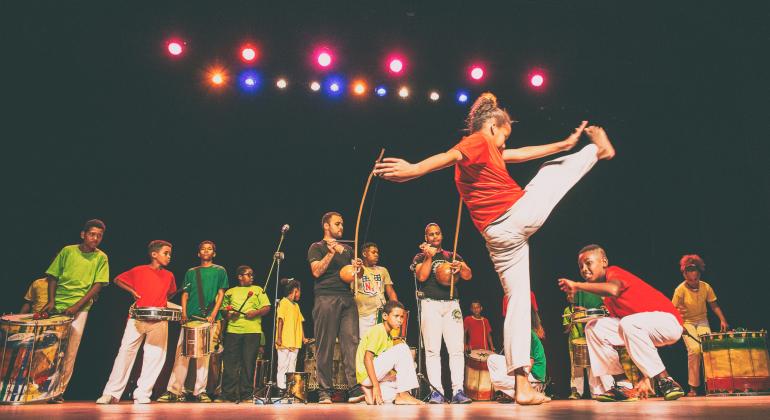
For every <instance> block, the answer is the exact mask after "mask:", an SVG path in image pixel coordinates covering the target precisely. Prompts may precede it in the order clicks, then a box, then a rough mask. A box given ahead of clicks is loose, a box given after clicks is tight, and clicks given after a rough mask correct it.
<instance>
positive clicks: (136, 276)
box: [96, 240, 176, 404]
mask: <svg viewBox="0 0 770 420" xmlns="http://www.w3.org/2000/svg"><path fill="white" fill-rule="evenodd" d="M148 252H149V254H150V264H147V265H138V266H136V267H134V268H132V269H130V270H128V271H126V272H125V273H123V274H120V275H118V276H117V277H116V278H115V284H117V285H118V287H120V288H121V289H123V290H125V291H127V292H129V293H131V295H133V297H134V299H136V302H135V305H136V307H137V308H142V307H166V304H167V299H168V297H169V296H170V295H172V294H173V293H174V292H175V291H176V281H175V280H174V274H173V273H171V272H170V271H168V270H166V269H165V267H166V266H167V265H168V264H169V262H171V244H170V243H168V242H166V241H160V240H155V241H152V242H150V244H149V246H148ZM142 340H145V343H144V358H143V360H142V373H141V374H140V375H139V379H138V380H137V382H136V390H135V391H134V404H149V403H150V395H151V394H152V387H153V386H154V385H155V380H156V379H158V375H160V371H161V370H162V369H163V363H164V362H165V361H166V348H167V346H168V321H139V320H137V319H133V318H129V319H128V322H127V323H126V330H125V332H124V333H123V340H122V341H121V342H120V350H118V356H117V357H116V358H115V364H114V365H113V366H112V373H111V374H110V378H109V379H108V380H107V385H106V386H105V387H104V392H102V396H101V397H100V398H99V399H98V400H96V403H97V404H114V403H117V402H118V401H120V396H121V395H123V391H124V390H125V389H126V384H127V383H128V377H129V375H130V373H131V368H132V367H133V366H134V359H135V358H136V353H137V351H138V350H139V346H140V345H141V344H142Z"/></svg>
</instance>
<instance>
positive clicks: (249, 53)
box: [241, 45, 257, 63]
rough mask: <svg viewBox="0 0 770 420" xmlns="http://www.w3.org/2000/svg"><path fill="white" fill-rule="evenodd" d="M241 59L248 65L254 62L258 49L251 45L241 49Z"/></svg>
mask: <svg viewBox="0 0 770 420" xmlns="http://www.w3.org/2000/svg"><path fill="white" fill-rule="evenodd" d="M241 58H242V59H243V61H246V62H247V63H252V62H254V61H255V60H256V59H257V49H256V48H254V47H252V46H250V45H245V46H244V47H243V48H241Z"/></svg>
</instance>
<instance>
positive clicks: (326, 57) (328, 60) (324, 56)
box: [316, 51, 332, 68]
mask: <svg viewBox="0 0 770 420" xmlns="http://www.w3.org/2000/svg"><path fill="white" fill-rule="evenodd" d="M316 61H318V65H319V66H321V67H324V68H326V67H329V66H330V65H331V64H332V55H331V54H330V53H329V52H328V51H323V52H321V53H319V54H318V58H317V60H316Z"/></svg>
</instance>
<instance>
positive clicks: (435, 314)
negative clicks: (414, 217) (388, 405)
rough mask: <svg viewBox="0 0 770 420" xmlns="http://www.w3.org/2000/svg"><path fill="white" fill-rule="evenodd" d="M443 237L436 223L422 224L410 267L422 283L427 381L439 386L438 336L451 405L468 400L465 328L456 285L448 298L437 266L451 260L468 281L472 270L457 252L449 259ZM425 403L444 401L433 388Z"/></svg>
mask: <svg viewBox="0 0 770 420" xmlns="http://www.w3.org/2000/svg"><path fill="white" fill-rule="evenodd" d="M442 240H443V236H442V234H441V228H440V227H439V226H438V225H437V224H435V223H429V224H428V226H426V227H425V242H424V243H423V244H422V245H420V250H421V251H422V252H420V253H418V254H417V255H415V256H414V259H413V260H412V266H411V267H410V268H411V269H412V271H414V275H415V277H416V278H417V281H419V282H420V283H421V284H422V286H421V288H420V290H421V291H422V294H423V298H422V299H421V301H420V318H421V319H420V324H421V326H422V338H423V342H424V343H425V367H426V368H427V370H428V381H430V383H431V385H433V386H434V387H435V388H436V389H441V339H442V338H443V339H444V341H445V342H446V347H447V352H448V353H449V370H450V371H451V377H452V400H451V401H452V403H454V404H467V403H470V402H471V400H470V399H469V398H468V397H467V396H465V392H464V391H463V381H464V376H465V371H464V369H465V357H464V355H463V347H464V346H463V341H464V337H463V336H464V330H463V315H462V311H461V310H460V303H459V300H458V297H457V284H455V288H454V296H452V299H450V298H449V286H444V285H442V284H441V283H439V282H438V280H437V279H436V269H437V268H438V267H439V266H441V265H442V264H444V263H451V264H452V271H453V272H455V273H459V278H461V279H463V280H470V279H471V277H473V273H472V272H471V269H470V267H468V265H467V264H466V263H465V262H463V259H462V257H460V255H457V258H456V261H455V262H454V263H453V262H452V253H451V252H449V251H445V250H443V249H442V248H441V241H442ZM428 402H429V403H431V404H440V403H443V402H444V396H443V395H441V394H439V393H437V392H435V391H434V392H433V393H432V394H431V396H430V400H429V401H428Z"/></svg>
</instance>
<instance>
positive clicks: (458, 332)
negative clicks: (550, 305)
mask: <svg viewBox="0 0 770 420" xmlns="http://www.w3.org/2000/svg"><path fill="white" fill-rule="evenodd" d="M527 299H529V297H527ZM420 314H421V318H422V319H421V320H420V323H421V324H422V339H423V342H424V343H425V368H426V369H427V371H428V381H429V382H430V384H431V385H433V386H434V387H435V388H436V389H442V388H443V386H442V385H441V338H442V337H443V338H444V341H445V342H446V348H447V353H449V371H450V373H451V377H452V394H454V393H456V392H457V391H459V390H461V389H463V381H464V380H465V355H464V354H463V350H464V346H463V339H464V337H463V335H464V334H465V332H464V330H463V314H462V311H461V310H460V303H459V302H458V301H457V300H432V299H423V300H422V301H421V307H420ZM410 357H411V356H410ZM527 360H529V359H527Z"/></svg>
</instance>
